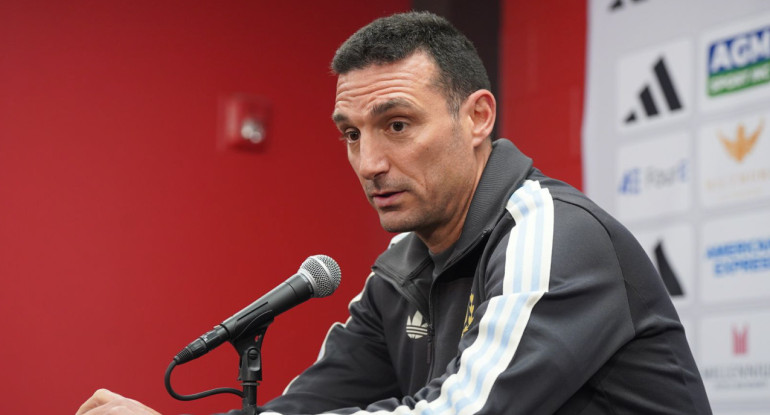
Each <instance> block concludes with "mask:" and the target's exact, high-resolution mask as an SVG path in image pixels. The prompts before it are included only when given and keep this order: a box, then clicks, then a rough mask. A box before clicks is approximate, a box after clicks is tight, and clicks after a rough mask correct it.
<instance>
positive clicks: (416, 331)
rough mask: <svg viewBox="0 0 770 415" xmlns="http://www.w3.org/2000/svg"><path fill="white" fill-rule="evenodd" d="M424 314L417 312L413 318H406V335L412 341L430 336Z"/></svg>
mask: <svg viewBox="0 0 770 415" xmlns="http://www.w3.org/2000/svg"><path fill="white" fill-rule="evenodd" d="M424 320H425V319H424V318H423V316H422V313H420V312H419V311H416V312H415V313H414V315H413V316H412V317H409V316H407V317H406V335H407V336H409V338H410V339H421V338H423V337H425V336H426V335H428V322H427V321H424Z"/></svg>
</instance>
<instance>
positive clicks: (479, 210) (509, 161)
mask: <svg viewBox="0 0 770 415" xmlns="http://www.w3.org/2000/svg"><path fill="white" fill-rule="evenodd" d="M531 170H532V159H530V158H529V157H527V156H526V155H524V154H523V153H522V152H521V151H519V149H517V148H516V146H514V145H513V143H511V142H510V141H508V140H506V139H502V138H501V139H498V140H495V141H494V142H493V143H492V153H491V154H490V156H489V160H488V161H487V165H486V166H485V167H484V172H483V173H482V174H481V179H480V180H479V184H478V186H477V187H476V191H475V193H474V194H473V200H472V201H471V205H470V207H469V208H468V215H467V216H466V218H465V224H464V225H463V230H462V233H461V234H460V238H459V239H458V240H457V242H456V243H455V244H454V246H453V247H452V248H450V249H452V250H453V252H452V254H451V255H450V257H449V260H448V261H447V266H451V264H453V263H455V262H457V260H458V259H460V258H462V257H463V256H464V255H465V254H466V253H467V252H468V251H470V250H471V249H472V248H473V247H474V246H476V244H477V243H478V241H479V240H481V239H482V238H483V237H485V236H486V235H487V234H488V233H489V232H490V231H491V230H492V229H493V228H494V227H495V225H496V224H497V222H498V221H499V220H500V217H501V216H502V215H503V213H504V212H505V205H506V200H508V198H509V197H510V195H511V194H512V193H513V192H514V191H515V190H516V189H517V188H518V187H520V186H521V184H522V182H523V181H524V179H525V178H526V177H527V175H528V174H529V173H530V172H531ZM429 264H430V255H429V254H428V248H427V247H426V246H425V244H424V243H423V242H422V241H421V240H420V238H418V237H417V235H415V234H414V232H410V233H409V234H408V235H407V236H406V237H404V238H403V239H401V240H400V241H399V242H398V243H396V244H394V245H393V246H391V247H390V248H389V249H388V250H386V251H385V252H383V253H382V254H381V255H380V256H379V258H377V261H375V263H374V266H372V270H373V271H375V272H378V273H380V274H384V275H386V276H389V277H391V278H393V279H394V280H396V281H397V282H399V283H404V282H406V281H407V280H410V279H412V278H415V277H416V276H417V275H419V274H420V271H422V270H423V269H424V268H425V267H426V266H428V265H429Z"/></svg>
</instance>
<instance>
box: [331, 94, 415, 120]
mask: <svg viewBox="0 0 770 415" xmlns="http://www.w3.org/2000/svg"><path fill="white" fill-rule="evenodd" d="M398 107H404V108H412V107H414V105H412V103H411V102H409V101H407V100H405V99H403V98H395V99H391V100H388V101H385V102H382V103H379V104H376V105H374V106H373V107H372V109H371V110H369V116H370V117H376V116H379V115H382V114H384V113H386V112H388V111H390V110H392V109H393V108H398ZM349 120H350V118H348V116H347V115H345V114H342V113H339V112H335V113H333V114H332V121H334V123H335V124H340V123H343V122H348V121H349Z"/></svg>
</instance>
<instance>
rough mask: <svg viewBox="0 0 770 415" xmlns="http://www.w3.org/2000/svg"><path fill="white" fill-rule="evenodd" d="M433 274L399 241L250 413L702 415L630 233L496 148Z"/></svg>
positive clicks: (516, 155)
mask: <svg viewBox="0 0 770 415" xmlns="http://www.w3.org/2000/svg"><path fill="white" fill-rule="evenodd" d="M452 249H453V253H452V254H451V256H450V257H449V260H448V262H447V264H446V266H445V267H444V268H445V269H443V270H436V271H437V273H438V275H437V276H436V278H435V280H434V278H433V274H434V269H433V262H432V261H431V258H430V256H429V255H428V250H427V248H426V247H425V245H424V244H423V243H422V242H421V241H420V240H419V239H418V238H417V237H416V236H415V235H414V234H405V235H400V236H399V237H397V238H395V242H394V243H393V244H391V247H390V248H389V249H388V250H386V251H385V252H384V253H383V254H382V255H381V256H380V257H379V258H378V259H377V261H376V262H375V264H374V266H373V267H372V271H373V273H372V275H371V276H370V278H369V279H368V280H367V282H366V285H365V287H364V290H363V292H362V293H361V294H360V295H359V296H358V297H356V298H355V299H354V300H353V302H352V303H351V305H350V318H349V319H348V321H347V322H346V323H345V324H336V325H334V326H333V327H332V328H331V330H330V331H329V334H328V336H327V339H326V341H325V343H324V346H323V349H322V350H321V353H320V356H319V359H318V361H317V362H316V363H315V364H313V365H312V366H311V367H310V368H308V369H307V370H306V371H305V372H304V373H302V374H301V375H300V376H299V377H297V378H296V379H295V380H294V381H293V382H292V383H291V384H290V385H289V387H288V388H287V390H286V391H285V393H284V395H282V396H280V397H278V398H276V399H274V400H272V401H271V402H268V403H267V404H266V405H265V406H264V409H265V410H267V411H268V412H264V413H271V412H273V411H274V412H277V413H284V414H299V413H322V412H333V413H340V414H349V413H360V414H366V413H377V414H382V415H386V414H391V413H393V414H475V413H478V414H525V415H532V414H554V413H555V414H688V415H692V414H709V413H711V409H710V407H709V403H708V399H707V397H706V392H705V390H704V387H703V384H702V381H701V378H700V374H699V373H698V370H697V368H696V366H695V362H694V361H693V357H692V354H691V352H690V348H689V346H688V344H687V341H686V339H685V335H684V331H683V329H682V325H681V323H680V322H679V318H678V316H677V314H676V311H675V309H674V307H673V306H672V304H671V301H670V299H669V296H668V294H667V292H666V289H665V288H664V285H663V283H662V281H661V279H660V277H659V276H658V273H657V271H656V270H655V269H654V267H653V266H652V264H651V263H650V261H649V260H648V258H647V256H646V255H645V253H644V251H643V250H642V248H641V247H640V246H639V244H638V243H637V242H636V240H635V239H634V237H633V236H632V235H631V234H630V233H629V232H628V231H627V230H626V229H625V228H624V227H623V226H622V225H620V224H619V223H618V222H617V221H616V220H614V219H613V218H612V217H610V216H609V215H608V214H607V213H605V212H604V211H603V210H601V209H600V208H599V207H597V206H596V205H595V204H594V203H593V202H591V201H590V200H588V199H587V198H586V197H585V196H584V195H583V194H581V193H580V192H578V191H577V190H575V189H574V188H572V187H570V186H569V185H567V184H565V183H563V182H560V181H557V180H554V179H551V178H548V177H546V176H544V175H543V174H542V173H540V172H539V171H538V170H537V169H534V168H533V167H532V160H531V159H529V158H528V157H526V156H525V155H523V154H522V153H521V152H519V151H518V150H517V149H516V148H515V147H514V146H513V144H512V143H511V142H509V141H507V140H503V139H501V140H497V141H495V142H494V144H493V151H492V154H491V156H490V159H489V161H488V163H487V166H486V168H485V169H484V173H483V175H482V177H481V180H480V182H479V185H478V187H477V189H476V192H475V195H474V196H473V201H472V203H471V206H470V210H469V212H468V216H467V219H466V222H465V224H464V227H463V231H462V235H461V236H460V239H459V240H458V242H457V243H456V244H455V245H454V247H453V248H452Z"/></svg>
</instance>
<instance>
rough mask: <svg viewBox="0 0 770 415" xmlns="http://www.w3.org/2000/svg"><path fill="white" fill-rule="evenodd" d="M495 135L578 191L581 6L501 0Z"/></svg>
mask: <svg viewBox="0 0 770 415" xmlns="http://www.w3.org/2000/svg"><path fill="white" fill-rule="evenodd" d="M501 5H502V19H501V33H500V36H501V37H500V66H501V68H500V91H501V93H500V95H501V97H498V99H500V102H501V114H500V116H501V117H502V119H501V122H500V124H499V125H498V127H499V135H500V136H501V137H506V138H509V139H511V140H512V141H513V142H514V143H515V144H516V145H517V146H518V147H519V149H521V150H522V151H524V152H525V153H526V154H527V155H529V156H530V157H532V158H533V159H534V160H535V167H537V168H539V169H540V170H542V171H543V172H544V173H545V174H547V175H549V176H552V177H554V178H557V179H561V180H564V181H566V182H568V183H569V184H571V185H573V186H575V187H578V188H580V187H581V186H582V184H583V175H582V160H581V138H580V137H581V135H582V134H581V127H582V123H583V89H584V84H585V53H586V1H585V0H576V1H559V0H541V1H529V0H504V1H502V2H501Z"/></svg>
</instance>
